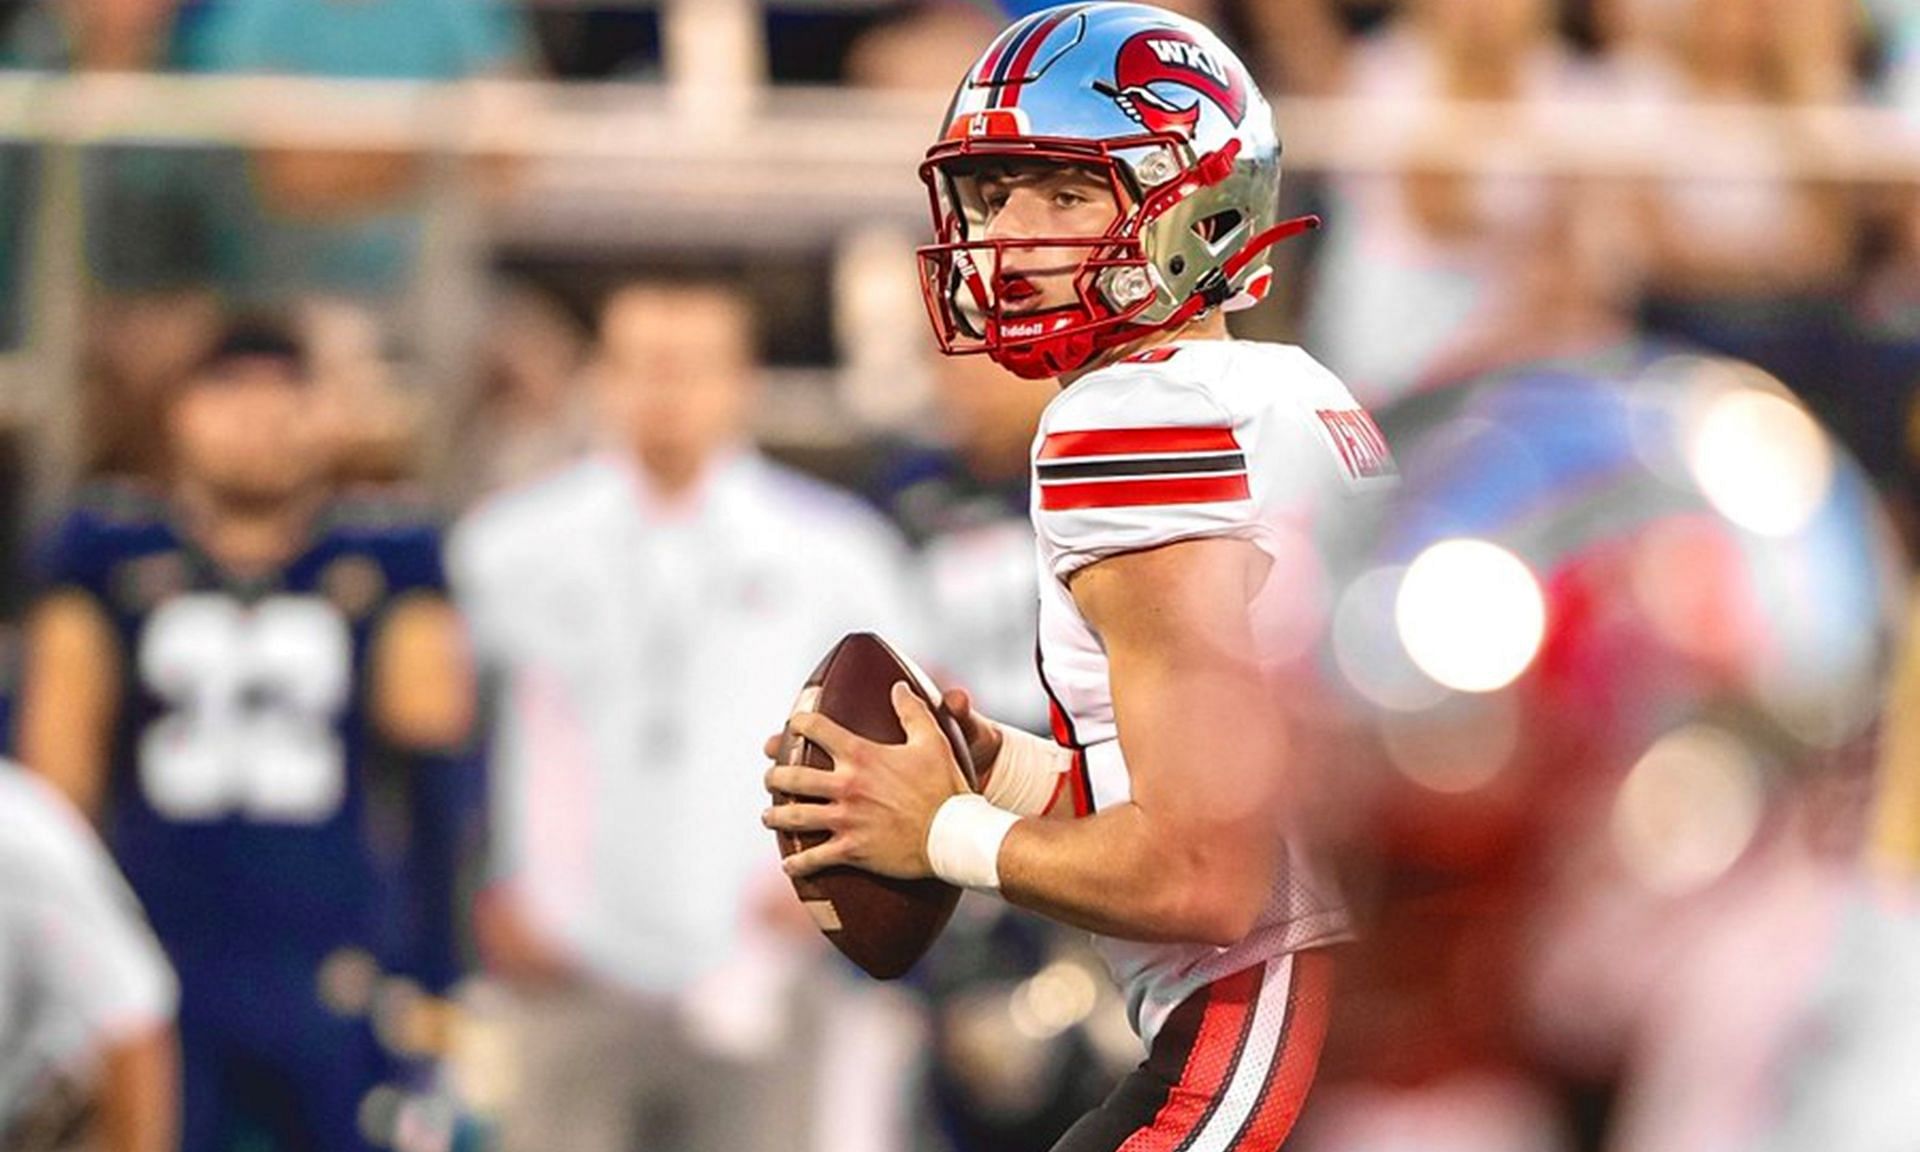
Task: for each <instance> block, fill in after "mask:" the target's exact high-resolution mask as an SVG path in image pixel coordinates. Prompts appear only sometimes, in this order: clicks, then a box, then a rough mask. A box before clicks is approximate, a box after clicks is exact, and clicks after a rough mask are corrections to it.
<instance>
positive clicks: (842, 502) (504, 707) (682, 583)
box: [453, 282, 915, 1152]
mask: <svg viewBox="0 0 1920 1152" xmlns="http://www.w3.org/2000/svg"><path fill="white" fill-rule="evenodd" d="M753 324H754V322H753V316H752V313H751V311H750V309H749V306H748V303H747V301H746V300H745V298H744V297H743V296H742V294H741V293H740V292H738V291H737V290H735V289H733V288H730V287H728V286H725V285H722V284H718V283H665V282H660V283H638V284H633V285H630V286H628V287H626V288H623V289H621V290H620V291H618V292H615V293H614V294H613V296H612V297H611V298H610V299H609V300H608V302H607V304H606V306H605V309H604V311H603V313H602V316H601V322H600V332H599V343H598V348H597V350H596V353H595V356H594V362H593V364H592V365H591V368H590V379H591V381H592V386H593V388H594V389H595V393H596V400H597V402H598V410H599V414H600V426H601V428H602V430H603V432H604V434H605V437H606V442H605V443H604V445H603V447H602V450H601V451H599V452H597V453H596V454H594V455H592V456H590V457H588V458H586V459H585V460H583V461H581V462H579V463H577V464H574V465H571V466H569V467H566V468H564V469H561V470H560V471H558V472H555V473H554V474H552V475H551V476H548V477H547V478H545V479H543V480H539V481H535V482H533V483H530V484H527V485H525V486H522V487H519V488H517V489H513V490H509V491H507V492H505V493H503V494H501V495H499V496H496V497H495V498H494V499H492V500H491V501H489V502H487V503H486V504H483V505H482V506H481V507H480V508H479V509H477V510H476V511H475V512H473V513H472V514H471V515H470V516H469V517H468V518H467V520H466V521H464V522H463V523H462V525H461V526H460V529H459V531H458V533H457V535H456V537H455V548H454V553H453V555H454V561H455V564H454V568H455V578H456V581H457V583H458V585H459V588H460V595H461V599H462V603H463V605H464V607H465V608H466V609H467V611H468V615H469V618H470V619H471V620H472V621H473V626H474V629H475V635H476V638H477V644H478V650H479V653H480V656H481V659H482V666H483V668H484V670H485V672H486V674H487V677H486V678H487V681H488V683H489V685H490V687H491V688H494V689H497V698H498V700H499V708H498V710H497V717H496V723H495V724H494V727H493V731H492V733H491V747H492V752H493V755H492V764H493V766H494V769H495V771H496V772H497V773H498V776H497V782H498V783H497V787H496V795H497V796H498V798H499V809H498V811H499V818H498V824H499V828H500V841H501V843H500V846H499V851H498V855H497V859H498V865H499V869H500V871H499V875H498V877H497V882H496V884H495V885H494V886H493V887H492V888H491V889H490V890H489V892H488V894H487V897H486V910H485V912H484V914H483V915H482V917H481V922H482V933H481V936H482V942H483V944H484V945H485V946H486V949H487V953H488V958H489V961H490V963H491V966H492V967H493V969H494V971H496V972H497V973H499V974H500V975H502V976H504V977H506V978H507V979H508V980H509V981H510V982H511V984H512V985H514V987H515V990H516V992H517V995H516V996H515V997H514V1000H515V1003H514V1005H513V1007H512V1010H511V1015H512V1021H511V1023H512V1027H513V1032H514V1048H515V1050H516V1053H517V1056H518V1061H517V1075H516V1076H515V1077H514V1079H515V1081H516V1082H517V1084H518V1086H519V1094H518V1096H517V1098H516V1099H514V1100H513V1101H512V1102H511V1104H510V1106H509V1108H508V1110H507V1116H506V1128H505V1131H506V1144H507V1147H508V1148H509V1149H513V1150H524V1152H623V1150H626V1149H632V1148H641V1149H656V1148H674V1149H691V1150H696V1152H755V1150H766V1152H792V1150H794V1149H798V1148H807V1147H820V1148H823V1149H825V1148H832V1149H835V1150H836V1152H841V1150H856V1149H870V1148H871V1149H881V1150H884V1149H886V1148H888V1147H890V1146H891V1145H893V1144H894V1143H896V1142H897V1139H898V1137H897V1134H890V1133H887V1132H884V1131H883V1132H878V1133H876V1132H875V1130H876V1129H887V1128H888V1126H889V1125H890V1124H891V1123H892V1122H893V1121H892V1120H890V1119H889V1117H888V1116H887V1115H886V1113H887V1112H888V1111H889V1110H890V1109H892V1108H894V1107H896V1106H897V1105H896V1103H895V1100H894V1099H893V1098H890V1094H888V1093H885V1092H877V1091H874V1090H873V1083H874V1081H873V1080H872V1079H871V1075H870V1073H865V1072H863V1073H862V1079H861V1081H860V1087H861V1089H862V1090H863V1092H864V1096H863V1097H862V1098H859V1099H850V1100H846V1101H842V1102H837V1103H836V1102H835V1101H833V1100H832V1099H831V1098H830V1097H831V1096H832V1090H831V1089H830V1088H829V1089H827V1090H826V1091H825V1093H824V1096H823V1094H822V1092H819V1091H816V1086H815V1085H814V1083H813V1082H812V1081H811V1080H810V1076H811V1075H812V1073H813V1071H814V1069H815V1068H816V1067H832V1066H834V1064H835V1060H836V1059H837V1057H836V1056H835V1054H834V1053H833V1052H832V1051H830V1050H828V1049H825V1048H823V1047H822V1044H823V1043H828V1042H831V1041H833V1040H834V1039H835V1038H836V1036H838V1035H839V1034H840V1033H839V1032H836V1033H834V1034H832V1035H828V1036H825V1037H820V1036H817V1035H816V1031H817V1030H816V1027H815V1024H814V1017H816V1016H824V1015H827V1013H826V1012H825V1011H824V1010H823V1008H822V1004H821V1001H822V1000H823V999H827V998H832V997H834V995H835V988H836V986H835V985H833V984H831V983H829V984H828V985H827V986H826V987H825V988H822V987H821V986H818V985H816V986H814V987H813V988H811V989H810V990H809V991H810V992H811V993H812V994H811V995H810V996H809V997H808V998H807V999H806V1000H804V1001H802V1000H799V999H798V998H796V997H795V996H794V995H793V977H794V976H795V975H796V974H797V972H798V966H799V965H800V964H801V963H804V962H806V961H807V960H808V959H809V958H810V957H818V956H820V955H821V954H822V952H823V949H822V948H821V945H820V941H819V939H818V935H817V933H816V932H815V930H814V926H813V924H812V922H811V921H809V920H807V919H805V918H804V916H802V915H801V914H800V910H799V907H798V905H797V903H796V902H795V900H794V899H793V895H792V892H791V890H790V889H789V886H788V885H787V883H786V881H785V879H784V878H783V877H782V876H781V875H780V874H779V872H778V871H777V870H776V869H775V868H774V860H775V857H774V854H773V852H772V851H771V849H770V846H769V845H768V843H767V841H766V838H765V836H764V834H763V833H761V832H760V830H759V829H757V828H754V827H753V826H752V823H751V821H748V822H746V824H745V825H744V827H743V825H742V824H741V822H740V821H739V819H738V817H739V814H740V812H742V811H751V810H753V809H754V808H755V807H756V806H757V805H758V804H759V803H760V802H761V801H762V800H763V799H764V796H763V795H762V793H761V792H760V781H759V778H758V775H757V773H756V772H755V771H754V764H755V762H756V748H757V747H758V744H759V735H760V732H761V729H762V726H763V725H764V722H765V721H764V718H765V716H766V715H767V714H768V712H769V711H775V712H777V711H780V710H784V709H785V708H787V707H788V706H789V705H790V704H791V693H792V691H793V686H794V685H795V684H798V683H801V682H802V681H804V680H805V678H806V675H807V672H808V670H809V668H810V667H811V665H812V663H813V661H814V660H816V659H817V658H818V657H819V655H820V653H821V652H824V651H825V650H826V649H827V648H829V647H830V646H831V645H832V644H833V643H834V642H835V641H836V640H838V639H839V638H840V636H841V635H842V634H843V633H845V632H848V631H852V630H856V629H873V630H879V631H885V632H888V633H889V634H905V635H909V636H911V635H912V634H913V632H914V631H915V629H914V622H913V621H911V620H910V619H909V618H908V615H907V612H906V608H905V586H904V575H905V574H904V568H903V565H904V560H905V556H904V553H903V550H902V549H901V547H900V543H899V541H898V539H897V538H896V537H895V536H894V535H893V533H892V532H891V531H890V530H889V529H888V528H887V526H886V524H885V522H884V521H883V520H882V519H881V518H880V517H879V516H878V515H877V514H876V513H874V512H873V511H872V510H870V509H868V508H866V507H865V506H863V505H861V504H860V503H859V502H858V501H857V500H855V499H854V498H853V497H851V496H849V495H847V494H845V493H842V492H839V491H836V490H834V489H832V488H829V487H827V486H825V485H823V484H821V483H819V482H818V481H815V480H811V479H808V478H806V477H803V476H801V475H799V474H797V473H795V472H793V471H790V470H789V469H787V468H785V467H782V466H780V465H778V464H775V463H774V462H772V461H770V460H768V459H766V458H765V457H763V456H761V455H760V454H759V453H758V452H757V451H755V450H754V448H753V447H752V444H751V441H750V439H749V435H750V428H749V421H750V418H751V416H752V414H753V411H754V400H755V397H756V395H757V388H756V377H757V366H756V363H755V355H754V327H753ZM801 556H805V557H808V558H809V559H808V562H807V563H806V564H804V565H802V564H796V563H795V559H796V558H797V557H801ZM852 987H859V986H857V985H854V986H852ZM833 1015H834V1018H835V1021H836V1023H840V1024H844V1023H846V1022H847V1021H848V1020H849V1019H851V1016H850V1015H849V1016H843V1015H842V1014H841V1013H840V1012H839V1011H838V1010H836V1011H835V1013H834V1014H833ZM881 1031H882V1032H884V1029H881ZM892 1056H893V1059H892V1061H891V1067H889V1064H888V1062H887V1061H884V1060H882V1061H879V1063H880V1066H881V1067H888V1074H891V1075H898V1076H901V1077H902V1078H903V1079H902V1080H901V1085H902V1087H901V1090H900V1091H897V1092H895V1093H893V1094H891V1097H901V1096H904V1083H905V1082H904V1076H905V1071H904V1069H902V1068H901V1067H900V1066H901V1065H903V1064H905V1063H906V1058H905V1054H904V1053H893V1054H892ZM810 1101H812V1102H814V1103H813V1105H812V1106H810V1104H809V1102H810ZM816 1127H817V1128H818V1130H819V1132H820V1135H819V1136H818V1137H816V1136H815V1128H816Z"/></svg>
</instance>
